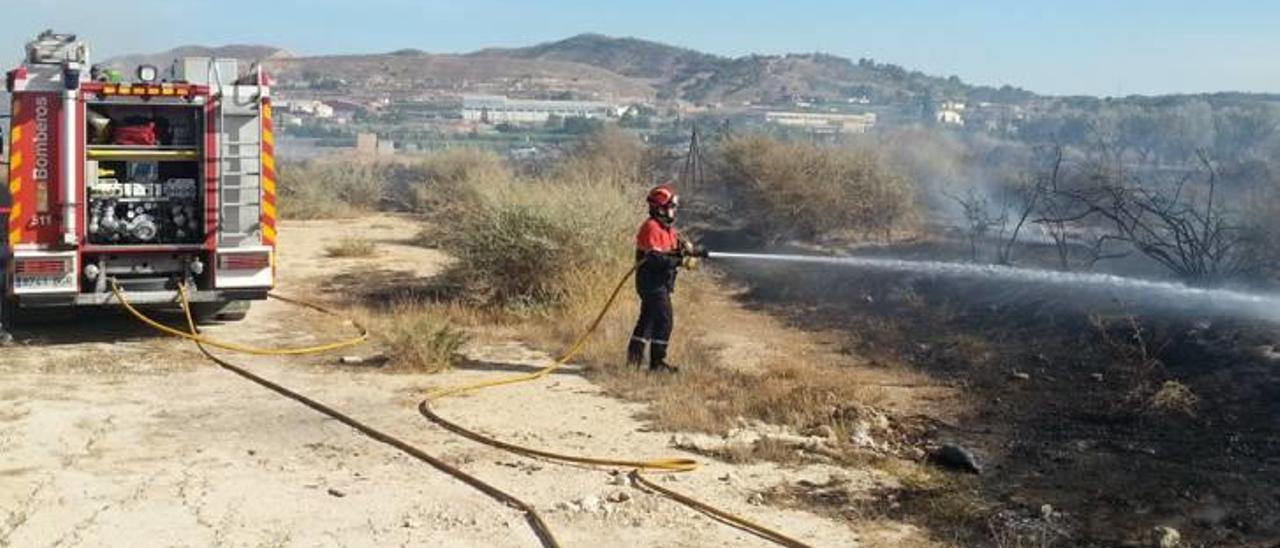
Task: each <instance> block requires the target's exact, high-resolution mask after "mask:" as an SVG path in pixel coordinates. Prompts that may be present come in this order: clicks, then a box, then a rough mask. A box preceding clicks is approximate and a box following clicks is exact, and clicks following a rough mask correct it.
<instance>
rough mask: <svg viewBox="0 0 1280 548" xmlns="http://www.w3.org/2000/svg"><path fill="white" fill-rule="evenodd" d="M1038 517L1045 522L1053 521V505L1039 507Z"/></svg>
mask: <svg viewBox="0 0 1280 548" xmlns="http://www.w3.org/2000/svg"><path fill="white" fill-rule="evenodd" d="M1040 517H1041V518H1042V519H1046V520H1049V519H1053V505H1050V504H1042V505H1040Z"/></svg>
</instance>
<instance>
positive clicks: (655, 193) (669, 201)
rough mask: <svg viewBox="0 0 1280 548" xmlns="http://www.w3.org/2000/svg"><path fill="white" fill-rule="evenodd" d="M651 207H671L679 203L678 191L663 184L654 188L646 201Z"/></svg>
mask: <svg viewBox="0 0 1280 548" xmlns="http://www.w3.org/2000/svg"><path fill="white" fill-rule="evenodd" d="M646 201H648V202H649V206H650V207H670V206H671V205H673V204H675V203H676V202H678V201H679V199H678V198H677V197H676V189H675V187H672V186H671V185H670V184H665V183H664V184H661V185H658V186H656V187H653V190H650V191H649V197H648V198H647V199H646Z"/></svg>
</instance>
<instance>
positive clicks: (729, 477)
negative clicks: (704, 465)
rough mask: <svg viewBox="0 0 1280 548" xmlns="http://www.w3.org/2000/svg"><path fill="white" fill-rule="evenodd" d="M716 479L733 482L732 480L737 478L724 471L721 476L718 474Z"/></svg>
mask: <svg viewBox="0 0 1280 548" xmlns="http://www.w3.org/2000/svg"><path fill="white" fill-rule="evenodd" d="M716 479H718V480H720V481H723V482H725V483H734V481H735V480H737V479H738V478H735V477H733V473H732V472H725V474H724V475H723V476H720V477H718V478H716Z"/></svg>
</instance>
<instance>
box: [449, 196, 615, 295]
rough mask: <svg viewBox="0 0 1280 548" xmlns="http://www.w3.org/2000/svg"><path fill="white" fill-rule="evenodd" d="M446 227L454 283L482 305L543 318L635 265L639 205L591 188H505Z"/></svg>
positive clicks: (470, 206)
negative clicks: (632, 235) (459, 283)
mask: <svg viewBox="0 0 1280 548" xmlns="http://www.w3.org/2000/svg"><path fill="white" fill-rule="evenodd" d="M479 195H480V197H479V198H478V199H477V200H476V201H475V202H474V203H471V204H467V205H466V207H462V208H460V209H459V211H456V212H454V214H453V215H451V216H449V218H448V219H447V220H446V221H444V222H442V223H440V225H439V227H438V229H437V230H436V233H435V234H433V237H434V238H435V239H436V240H437V241H439V242H440V244H441V247H442V248H444V250H446V251H448V252H449V253H450V254H451V255H453V256H454V257H455V258H457V262H456V263H455V266H454V272H453V274H454V276H456V278H457V279H458V280H461V281H462V283H463V284H464V289H466V290H467V294H468V295H469V296H470V298H471V299H473V300H476V301H478V302H480V303H482V304H486V305H493V306H499V307H504V308H511V309H518V310H526V311H529V310H532V311H542V310H546V309H548V308H555V307H560V306H562V305H564V304H565V303H567V302H569V301H571V300H572V299H575V298H578V296H580V295H583V294H594V293H595V292H596V291H597V290H599V289H600V288H602V287H604V286H605V285H607V282H605V281H604V278H603V277H612V276H614V275H619V274H621V273H622V272H625V271H626V269H627V268H628V266H629V265H630V260H631V259H630V256H629V251H630V250H629V243H630V232H631V231H632V230H633V229H634V228H635V227H634V226H633V224H635V223H634V221H635V219H636V211H637V209H638V208H637V206H636V205H635V202H636V201H637V200H636V199H635V198H634V197H630V196H627V195H626V194H624V193H623V192H622V191H620V190H619V189H617V188H615V187H612V186H608V185H605V184H598V183H590V182H583V183H577V182H550V181H543V182H523V181H521V182H500V183H495V184H491V185H489V186H486V187H485V188H483V189H481V192H480V193H479Z"/></svg>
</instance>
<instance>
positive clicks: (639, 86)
mask: <svg viewBox="0 0 1280 548" xmlns="http://www.w3.org/2000/svg"><path fill="white" fill-rule="evenodd" d="M183 56H215V57H234V58H237V59H241V60H244V61H247V62H252V61H256V60H264V61H265V63H264V64H265V66H266V67H267V68H268V69H269V70H271V71H272V72H273V73H274V74H275V75H276V76H278V77H279V78H280V79H281V82H282V84H285V85H286V86H291V85H299V86H302V87H310V88H313V89H314V88H316V87H317V86H319V88H320V89H323V90H328V91H332V92H334V94H342V93H344V92H345V93H351V94H353V95H363V96H372V95H379V94H381V95H391V96H412V95H415V94H417V95H421V94H424V93H425V94H431V93H454V94H462V93H497V94H510V95H517V96H561V95H566V94H567V95H569V96H573V97H578V98H606V99H611V100H617V101H626V100H649V99H653V98H655V97H656V98H658V99H667V100H670V99H677V100H683V101H689V102H695V103H723V104H726V105H730V104H734V105H737V104H748V103H749V104H780V103H793V102H797V101H841V100H844V99H848V98H857V97H866V98H868V99H870V100H872V101H873V102H876V103H902V102H911V101H917V100H919V99H920V98H924V97H927V98H930V99H933V100H942V99H959V100H970V101H992V102H1021V101H1027V100H1030V99H1032V98H1034V97H1035V95H1033V94H1031V93H1030V92H1027V91H1024V90H1021V89H1018V88H1013V87H1008V86H1005V87H1003V88H1000V89H996V88H990V87H981V86H972V85H969V84H966V83H964V82H963V81H961V80H960V79H959V78H957V77H954V76H952V77H949V78H941V77H936V76H929V75H926V74H923V73H920V72H916V71H909V70H907V69H905V68H902V67H899V66H896V65H891V64H884V63H877V62H875V61H873V60H870V59H860V60H858V61H856V62H855V61H851V60H849V59H845V58H843V57H837V56H834V55H827V54H821V53H812V54H787V55H748V56H743V57H738V58H729V57H722V56H717V55H711V54H707V53H702V52H698V51H694V50H691V49H686V48H680V47H675V46H671V45H667V44H662V43H658V42H651V41H648V40H641V39H637V38H615V37H610V36H605V35H601V34H581V35H578V36H573V37H571V38H567V39H564V40H559V41H555V42H547V43H544V44H537V45H534V46H529V47H524V48H503V49H497V48H494V49H484V50H480V51H476V52H473V53H468V54H461V55H458V54H432V53H428V52H424V51H421V50H417V49H400V50H396V51H392V52H389V53H385V54H366V55H328V56H318V57H296V56H293V55H291V54H290V53H289V52H287V51H285V50H283V49H280V48H276V47H271V46H246V45H232V46H222V47H217V48H209V47H203V46H183V47H180V48H175V49H173V50H170V51H167V52H164V53H159V54H148V55H127V56H122V57H117V58H114V59H111V60H109V61H108V62H109V63H110V64H112V65H114V66H116V67H119V68H122V69H131V68H132V67H134V66H137V65H138V64H141V63H151V64H154V65H156V66H160V67H166V66H168V65H169V63H170V62H171V61H172V60H173V59H174V58H176V57H183ZM246 64H248V63H246Z"/></svg>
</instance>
